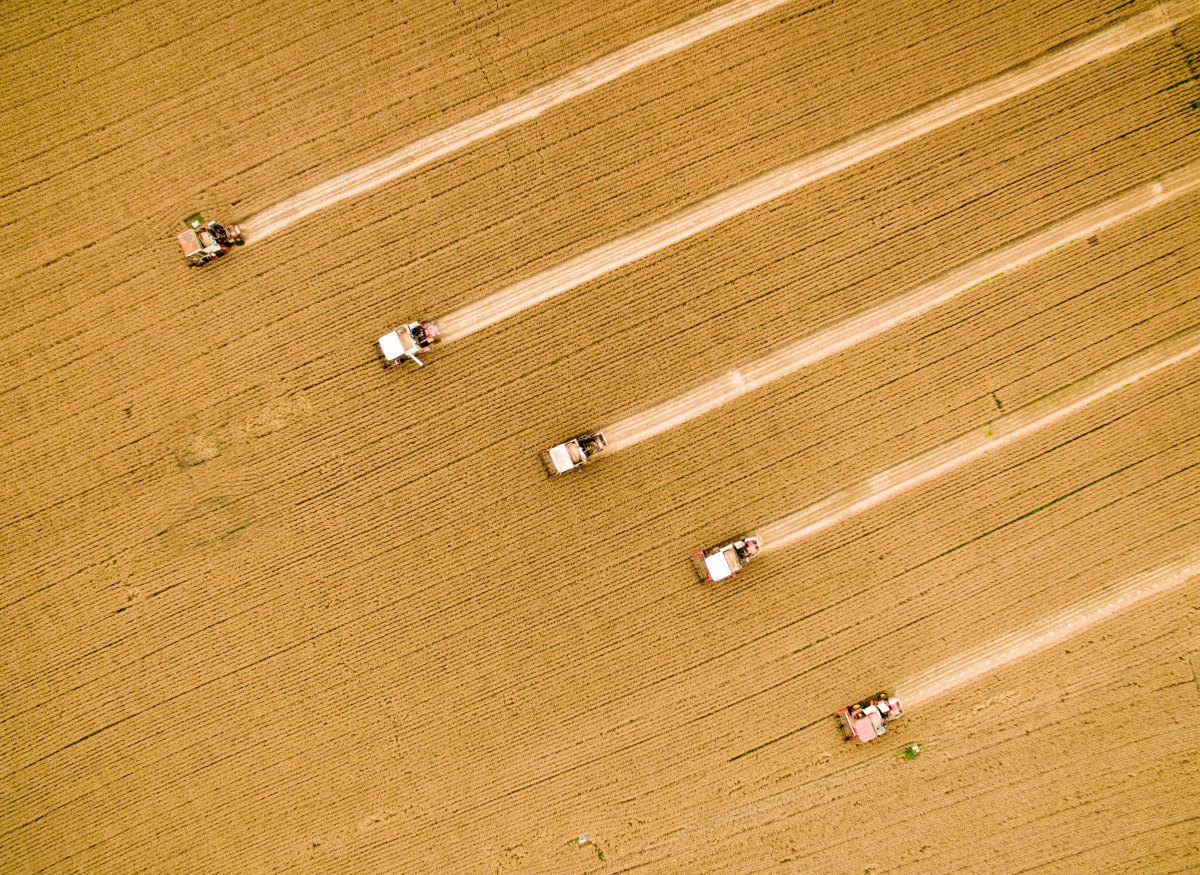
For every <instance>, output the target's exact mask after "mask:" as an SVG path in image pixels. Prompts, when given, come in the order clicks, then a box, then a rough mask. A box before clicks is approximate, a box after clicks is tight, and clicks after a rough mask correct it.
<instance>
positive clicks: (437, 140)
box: [241, 0, 790, 242]
mask: <svg viewBox="0 0 1200 875" xmlns="http://www.w3.org/2000/svg"><path fill="white" fill-rule="evenodd" d="M786 2H790V0H734V2H732V3H726V4H725V5H723V6H718V7H717V8H715V9H710V10H709V11H708V12H705V13H703V14H702V15H697V16H696V17H695V18H691V19H688V20H687V21H685V22H682V23H681V24H677V25H675V26H674V27H669V28H667V29H666V30H663V31H660V32H658V33H656V34H653V35H652V36H648V37H646V38H645V39H642V40H638V41H637V42H635V43H632V44H630V45H628V46H626V47H625V48H623V49H618V50H617V51H615V52H611V53H610V54H607V55H605V56H603V57H602V58H598V59H596V60H595V61H592V62H591V63H588V64H585V65H583V66H582V67H579V68H577V69H575V70H572V71H571V72H570V73H565V74H563V75H562V76H559V77H558V78H557V79H554V80H552V81H550V82H547V83H545V84H543V85H539V86H537V87H535V88H532V89H530V90H529V91H527V92H525V93H524V94H522V95H521V96H519V97H517V98H514V99H513V100H510V101H508V102H506V103H502V104H500V105H499V106H495V107H493V108H491V109H489V110H487V111H486V112H482V113H480V114H479V115H476V116H472V117H471V118H468V119H464V120H463V121H461V122H458V123H456V124H453V125H451V126H450V127H448V128H445V129H444V130H441V131H438V132H437V133H434V134H430V135H429V136H427V137H423V138H422V139H420V140H417V141H416V142H414V143H410V144H409V145H408V146H405V147H404V148H403V149H400V150H398V151H396V152H393V153H392V154H390V155H385V156H384V157H382V158H379V159H377V160H375V161H372V162H371V163H370V164H367V165H364V166H363V167H359V168H356V169H355V170H350V171H347V172H346V173H343V174H342V175H340V176H337V177H334V178H333V179H331V180H329V181H328V182H324V183H322V184H320V185H317V186H314V187H313V188H310V189H308V190H307V191H302V192H300V193H299V194H297V195H294V196H293V197H290V198H288V199H287V200H285V201H281V202H280V203H278V204H275V205H274V206H271V207H268V208H267V209H265V210H263V211H261V212H259V213H256V214H255V215H253V216H250V217H249V218H248V219H245V220H244V221H243V222H242V223H241V225H242V230H243V232H244V234H245V235H246V240H247V241H248V242H254V241H256V240H261V239H262V238H264V237H267V236H269V235H271V234H274V233H275V232H276V231H279V230H281V229H282V228H284V227H286V226H287V225H290V224H291V223H292V222H295V221H296V220H297V219H301V218H303V217H304V216H307V215H308V214H309V213H313V212H316V211H317V210H320V209H323V208H325V207H328V206H331V205H333V204H336V203H338V202H339V201H343V200H345V199H346V198H350V197H354V196H356V195H360V194H365V193H366V192H368V191H371V190H372V189H375V188H378V187H379V186H381V185H384V184H386V183H388V182H391V181H393V180H395V179H398V178H399V177H401V176H403V175H404V174H406V173H411V172H412V171H414V170H416V169H417V168H419V167H422V166H424V165H426V164H428V163H429V162H431V161H436V160H437V159H439V158H443V157H445V156H446V155H449V154H451V153H453V152H457V151H458V150H460V149H464V148H466V147H467V146H469V145H471V144H472V143H474V142H476V141H477V140H481V139H483V138H484V137H490V136H492V135H493V134H497V133H499V132H500V131H503V130H504V129H505V128H509V127H512V126H513V125H515V124H519V123H521V122H524V121H529V120H530V119H533V118H536V117H537V116H539V115H541V114H542V113H544V112H545V111H546V110H548V109H550V108H552V107H554V106H557V105H558V104H560V103H564V102H565V101H568V100H571V99H572V98H575V97H579V96H581V95H583V94H586V93H587V92H589V91H591V90H593V89H595V88H599V87H600V86H601V85H604V84H605V83H607V82H611V81H612V80H614V79H617V78H619V77H620V76H624V75H625V74H626V73H630V72H632V71H634V70H636V69H638V68H639V67H643V66H645V65H646V64H649V63H650V62H651V61H654V60H656V59H658V58H662V57H664V56H666V55H670V54H672V53H674V52H678V51H680V50H682V49H685V48H687V47H688V46H690V45H692V44H693V43H695V42H698V41H700V40H702V39H704V38H705V37H709V36H712V35H713V34H716V33H720V32H721V31H723V30H725V29H727V28H730V27H733V26H734V25H736V24H740V23H742V22H744V21H748V20H749V19H751V18H754V17H756V16H758V15H762V14H763V13H764V12H768V11H770V10H771V9H774V8H775V7H776V6H781V5H783V4H784V3H786Z"/></svg>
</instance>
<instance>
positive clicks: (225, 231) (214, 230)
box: [176, 213, 245, 267]
mask: <svg viewBox="0 0 1200 875" xmlns="http://www.w3.org/2000/svg"><path fill="white" fill-rule="evenodd" d="M183 222H184V224H185V225H187V226H188V229H187V230H186V231H180V232H179V234H178V235H177V237H176V239H177V240H178V241H179V248H180V249H182V250H183V257H184V258H186V259H187V261H188V264H189V265H190V266H191V267H199V266H200V265H202V264H206V263H207V262H210V261H212V260H213V259H214V258H220V257H221V256H222V255H224V254H225V253H226V252H228V251H229V250H230V249H231V248H232V247H234V246H241V245H242V243H244V242H245V240H244V239H243V238H242V229H241V227H240V226H238V225H222V224H220V223H219V222H206V221H204V217H203V216H202V215H200V214H199V213H192V214H191V215H190V216H188V217H187V218H186V219H184V220H183Z"/></svg>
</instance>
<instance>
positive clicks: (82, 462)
mask: <svg viewBox="0 0 1200 875" xmlns="http://www.w3.org/2000/svg"><path fill="white" fill-rule="evenodd" d="M880 245H883V244H880ZM199 306H201V303H197V304H195V305H192V307H193V309H195V308H197V307H199ZM309 306H311V305H305V308H307V307H309ZM302 309H304V308H302ZM74 415H80V414H79V412H76V414H74ZM110 452H111V451H110ZM93 461H94V460H93ZM79 464H92V462H88V461H87V460H86V459H80V462H79Z"/></svg>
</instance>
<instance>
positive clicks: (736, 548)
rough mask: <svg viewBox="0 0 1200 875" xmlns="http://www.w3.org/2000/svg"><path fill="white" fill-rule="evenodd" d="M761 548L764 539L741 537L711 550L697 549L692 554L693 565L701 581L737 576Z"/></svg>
mask: <svg viewBox="0 0 1200 875" xmlns="http://www.w3.org/2000/svg"><path fill="white" fill-rule="evenodd" d="M761 549H762V541H760V540H759V539H758V538H753V537H746V538H741V539H739V540H737V541H731V542H730V543H728V544H725V545H724V546H721V547H713V548H712V549H711V550H697V551H696V552H695V553H693V554H692V566H693V567H694V568H695V569H696V576H697V577H699V578H700V580H701V581H709V580H724V579H725V578H727V577H737V573H738V572H739V571H741V570H742V569H743V568H745V567H746V563H748V562H749V561H750V560H751V559H753V558H754V557H755V556H757V555H758V551H759V550H761Z"/></svg>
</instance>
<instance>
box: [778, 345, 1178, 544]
mask: <svg viewBox="0 0 1200 875" xmlns="http://www.w3.org/2000/svg"><path fill="white" fill-rule="evenodd" d="M1198 350H1200V325H1197V326H1193V327H1191V328H1187V329H1185V330H1183V331H1181V332H1179V333H1177V334H1174V335H1172V336H1171V337H1168V338H1166V339H1165V340H1161V341H1159V342H1158V343H1156V344H1154V345H1153V346H1148V347H1146V348H1145V349H1143V350H1142V351H1140V352H1136V353H1134V354H1133V355H1131V356H1127V357H1126V358H1123V359H1121V360H1120V361H1117V362H1114V363H1113V364H1111V365H1108V366H1107V367H1104V368H1101V369H1100V370H1098V371H1095V372H1093V373H1091V374H1089V375H1088V376H1086V377H1083V378H1082V379H1080V380H1077V381H1076V382H1074V383H1072V384H1071V385H1069V386H1066V387H1064V388H1062V389H1059V390H1057V391H1054V392H1051V393H1050V394H1049V395H1044V396H1042V397H1041V398H1039V399H1037V400H1036V401H1031V402H1030V403H1028V404H1026V405H1024V406H1023V407H1018V408H1017V409H1016V410H1014V411H1012V412H1011V413H1007V414H1005V415H1004V416H1001V417H999V418H998V419H994V420H992V421H991V422H989V423H987V424H985V425H982V426H979V427H978V428H973V429H971V430H970V431H968V432H966V433H965V434H961V435H959V436H958V437H955V438H951V439H950V440H948V441H946V442H945V443H942V444H939V445H938V446H936V447H933V448H932V449H929V450H926V451H925V452H922V453H918V454H917V455H915V456H912V457H910V458H908V459H906V460H904V461H903V462H899V463H898V464H896V465H893V466H892V467H890V468H887V469H885V470H883V471H880V472H878V473H876V474H872V475H870V476H868V477H864V478H862V479H861V480H857V481H855V482H854V483H851V484H850V485H849V486H846V487H843V488H842V489H839V490H838V491H837V492H834V493H831V494H830V495H827V496H826V497H825V498H823V499H821V500H820V501H818V502H815V503H814V504H811V505H809V506H808V507H805V508H803V509H802V510H798V511H796V512H795V513H793V514H789V515H788V516H786V517H784V518H783V519H780V520H777V521H775V522H773V523H770V524H768V525H766V526H763V527H762V528H760V529H758V530H757V531H756V532H754V534H756V535H757V536H758V537H759V538H761V539H762V547H763V550H764V551H765V550H774V549H778V548H780V547H785V546H787V545H788V544H791V543H794V542H796V541H798V540H800V539H801V538H806V537H809V536H810V535H813V534H816V533H817V532H819V531H822V530H823V529H827V528H829V527H830V526H833V525H836V524H838V523H840V522H842V521H843V520H845V519H847V518H848V517H850V516H852V515H854V514H857V513H861V512H862V511H864V510H867V509H868V508H871V507H874V506H875V505H877V504H880V503H881V502H883V501H885V500H886V499H888V498H891V497H892V496H894V495H896V494H898V493H900V492H903V491H905V490H907V489H912V488H913V487H914V486H919V485H920V484H922V483H926V482H928V481H930V480H933V479H934V478H936V477H939V476H941V475H943V474H945V473H947V472H948V471H952V470H953V469H955V468H958V467H961V466H962V465H965V464H966V463H967V462H969V461H971V460H972V459H976V458H978V457H979V456H982V455H983V454H984V453H988V452H991V451H993V450H998V449H1000V448H1001V447H1003V446H1006V445H1008V444H1010V443H1012V442H1013V441H1015V440H1017V439H1018V438H1021V437H1024V436H1026V435H1028V434H1030V433H1032V432H1035V431H1037V430H1039V429H1043V428H1045V427H1046V426H1048V425H1051V424H1052V423H1054V422H1057V421H1058V420H1060V419H1063V418H1064V417H1067V416H1070V415H1071V414H1072V413H1074V412H1076V411H1077V410H1080V409H1081V408H1083V407H1085V406H1087V405H1088V404H1091V403H1092V402H1094V401H1099V400H1100V399H1101V398H1104V397H1105V396H1106V395H1110V394H1112V393H1113V392H1116V391H1117V390H1118V389H1121V388H1122V387H1124V386H1128V385H1129V384H1131V383H1133V382H1135V381H1137V380H1140V379H1141V378H1142V377H1146V376H1149V375H1150V374H1153V373H1154V372H1155V371H1159V370H1162V369H1163V368H1166V367H1169V366H1170V365H1173V364H1175V363H1176V362H1179V361H1182V360H1183V359H1185V358H1187V357H1188V356H1190V355H1193V354H1194V353H1196V352H1197V351H1198Z"/></svg>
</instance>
